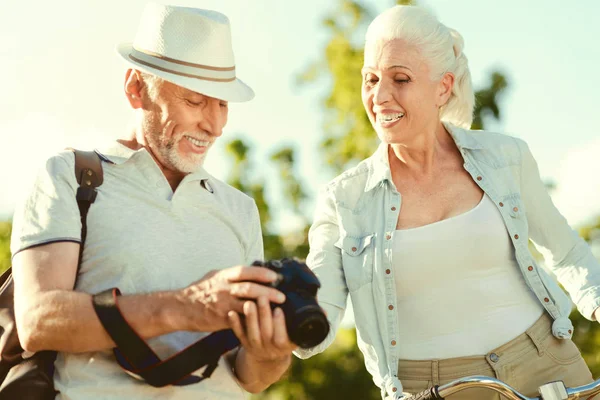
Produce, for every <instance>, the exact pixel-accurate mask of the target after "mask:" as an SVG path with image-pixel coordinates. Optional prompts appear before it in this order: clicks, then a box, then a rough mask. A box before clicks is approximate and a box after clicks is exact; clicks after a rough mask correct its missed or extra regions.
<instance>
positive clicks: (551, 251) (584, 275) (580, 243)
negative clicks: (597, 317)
mask: <svg viewBox="0 0 600 400" xmlns="http://www.w3.org/2000/svg"><path fill="white" fill-rule="evenodd" d="M519 144H520V147H521V155H522V171H521V176H522V178H521V193H523V196H522V198H523V201H524V204H525V209H526V215H527V222H528V224H529V236H530V238H531V240H532V241H533V243H534V245H535V246H536V248H537V249H538V251H540V253H541V254H542V255H543V256H544V259H545V261H546V265H547V266H548V268H549V269H550V270H551V271H552V272H553V273H554V274H555V275H556V277H557V278H558V281H559V282H560V283H561V284H562V285H563V286H564V288H565V289H566V290H567V291H568V292H569V295H570V296H571V299H572V300H573V302H574V303H575V304H576V305H577V308H578V310H579V312H580V313H581V314H582V315H583V316H584V317H586V318H588V319H590V320H592V319H593V313H594V311H595V310H596V308H598V306H600V263H599V262H598V260H596V258H595V257H594V255H593V254H592V251H591V249H590V248H589V246H588V245H587V243H586V242H585V241H584V240H583V239H582V238H581V237H580V236H579V235H578V233H577V232H576V231H574V230H573V229H572V228H571V227H570V226H569V224H568V222H567V220H566V219H565V218H564V217H563V216H562V215H561V214H560V212H559V211H558V210H557V209H556V207H555V206H554V204H553V203H552V200H551V198H550V195H549V194H548V192H547V190H546V187H545V186H544V183H543V182H542V180H541V178H540V174H539V170H538V166H537V163H536V161H535V159H534V158H533V155H532V154H531V151H530V150H529V147H528V146H527V144H526V143H525V142H523V141H519Z"/></svg>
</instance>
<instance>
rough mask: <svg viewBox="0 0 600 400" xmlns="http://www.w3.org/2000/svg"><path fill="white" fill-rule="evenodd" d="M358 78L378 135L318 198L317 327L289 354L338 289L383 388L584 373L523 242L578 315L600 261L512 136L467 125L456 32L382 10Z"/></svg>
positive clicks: (465, 77)
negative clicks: (538, 254) (367, 152)
mask: <svg viewBox="0 0 600 400" xmlns="http://www.w3.org/2000/svg"><path fill="white" fill-rule="evenodd" d="M362 82H363V83H362V99H363V103H364V106H365V110H366V112H367V115H368V117H369V119H370V121H371V123H372V125H373V128H374V129H375V131H376V132H377V135H378V136H379V139H380V140H381V142H382V143H381V145H380V146H379V148H378V150H377V151H376V152H375V153H374V154H373V155H372V156H371V157H370V158H368V159H366V160H364V161H363V162H361V163H360V164H359V165H358V166H356V167H355V168H352V169H350V170H348V171H346V172H344V173H343V174H342V175H340V176H339V177H337V178H336V179H334V180H333V181H332V182H330V183H329V184H328V185H327V186H326V187H325V188H324V190H323V191H322V192H321V194H320V199H319V204H318V207H317V211H316V216H315V221H314V224H313V226H312V227H311V230H310V234H309V238H310V254H309V256H308V264H309V266H310V267H311V268H312V269H313V270H314V272H315V273H316V274H317V275H318V277H319V279H320V280H321V282H322V285H323V287H322V290H321V291H320V293H319V302H320V303H321V304H322V305H323V306H324V308H325V309H326V311H327V313H328V318H329V320H330V323H331V325H332V328H333V329H332V332H331V333H330V335H329V337H328V338H327V340H326V341H325V342H324V343H323V344H321V345H320V346H318V347H317V348H314V349H311V350H308V351H298V352H297V355H298V356H300V357H308V356H311V355H313V354H316V353H318V352H321V351H323V350H324V349H325V348H326V347H327V346H328V345H329V344H330V343H331V342H332V341H333V339H334V336H335V331H336V329H337V327H338V325H339V322H340V320H341V318H342V316H343V313H344V310H345V307H346V298H347V294H348V293H350V296H351V298H352V304H353V306H354V319H355V321H356V328H357V333H358V345H359V347H360V350H361V351H362V352H363V354H364V358H365V364H366V367H367V369H368V371H369V372H370V373H371V375H373V380H374V381H375V383H376V384H377V386H379V387H380V388H381V392H382V397H384V398H385V397H389V398H393V399H399V398H401V397H402V396H403V392H409V393H415V392H418V391H421V390H423V389H426V388H427V387H430V386H433V385H436V384H443V383H447V382H449V381H451V380H454V379H457V378H459V377H463V376H468V375H487V376H493V377H497V378H498V379H501V380H503V381H505V382H507V383H508V384H510V385H512V386H513V387H515V388H516V389H517V390H519V391H521V392H523V393H525V394H528V395H532V394H533V393H536V392H537V388H538V386H540V385H541V384H543V383H546V382H548V381H553V380H559V379H560V380H563V381H564V382H565V383H566V384H567V385H569V386H571V385H582V384H586V383H589V382H591V381H592V376H591V374H590V371H589V369H588V368H587V366H586V364H585V362H584V360H583V359H582V357H581V355H580V352H579V351H578V349H577V348H576V346H575V345H574V344H573V342H572V341H571V336H572V334H573V326H572V324H571V322H570V321H569V318H568V316H569V313H570V311H571V303H570V301H569V298H568V297H567V296H566V295H565V294H564V293H563V292H562V291H561V289H560V288H559V286H558V285H557V284H556V282H555V281H554V280H553V279H552V278H550V276H549V275H547V273H546V272H545V271H544V270H543V269H542V268H541V267H540V266H539V264H538V262H537V260H536V259H535V257H534V256H533V255H532V254H531V253H530V250H529V247H528V242H529V239H531V240H532V241H533V242H534V243H535V245H536V246H537V248H538V249H540V250H541V251H542V253H543V254H544V255H545V256H546V261H547V264H548V267H549V268H550V269H551V270H552V272H553V273H554V274H555V275H556V276H557V277H558V280H559V281H560V283H562V285H563V286H564V287H565V288H566V289H567V290H568V292H569V294H570V296H571V299H572V300H573V301H574V302H575V303H576V305H577V307H578V309H579V311H580V312H581V313H582V314H583V315H584V316H585V317H586V318H588V319H592V320H594V319H596V316H598V314H599V313H598V312H597V309H598V306H600V265H599V264H598V262H597V260H595V258H594V257H593V255H592V253H591V251H590V250H589V248H588V247H587V245H586V244H585V242H584V241H583V240H582V239H580V238H579V237H578V235H577V233H575V232H574V231H573V230H572V229H571V228H570V227H569V226H568V224H567V222H566V220H565V219H564V218H563V217H562V216H561V215H560V213H559V212H558V211H557V210H556V208H555V207H554V205H553V204H552V201H551V200H550V197H549V196H548V194H547V192H546V189H545V187H544V184H543V182H542V181H541V179H540V176H539V172H538V168H537V165H536V162H535V160H534V158H533V156H532V155H531V152H530V151H529V148H528V146H527V144H526V143H525V142H523V141H522V140H520V139H517V138H513V137H510V136H505V135H502V134H497V133H491V132H485V131H471V130H469V127H470V125H471V122H472V113H473V103H474V95H473V89H472V86H471V77H470V73H469V68H468V65H467V58H466V57H465V55H464V53H463V39H462V37H461V36H460V35H459V34H458V33H457V32H456V31H454V30H452V29H449V28H448V27H446V26H445V25H443V24H441V23H440V22H438V21H437V20H436V19H435V17H433V16H432V15H431V14H430V13H429V12H427V11H426V10H424V9H422V8H418V7H410V6H408V7H407V6H396V7H394V8H392V9H390V10H388V11H386V12H384V13H383V14H381V15H379V16H378V17H377V18H376V19H375V20H374V21H373V22H372V24H371V25H370V27H369V29H368V32H367V37H366V46H365V53H364V67H363V69H362ZM595 314H596V315H595ZM450 398H451V399H477V400H486V399H499V395H498V394H496V393H495V392H491V391H487V390H484V389H471V390H466V391H463V392H461V393H458V394H456V395H454V397H450Z"/></svg>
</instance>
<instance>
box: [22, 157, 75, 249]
mask: <svg viewBox="0 0 600 400" xmlns="http://www.w3.org/2000/svg"><path fill="white" fill-rule="evenodd" d="M74 168H75V155H74V154H73V152H71V151H65V152H61V153H59V154H58V155H56V156H53V157H51V158H49V159H48V160H47V161H46V163H45V165H43V166H42V167H41V168H40V169H39V171H38V173H37V175H36V177H35V179H34V182H33V184H32V185H31V186H30V187H29V189H28V190H27V192H26V193H25V196H24V198H23V200H22V201H21V202H19V203H18V204H17V207H16V209H15V213H14V216H13V230H12V236H11V243H10V247H11V253H12V256H13V257H14V256H15V254H17V253H18V252H20V251H22V250H25V249H28V248H30V247H34V246H39V245H43V244H48V243H53V242H61V241H71V242H77V243H80V242H81V218H80V215H79V208H78V206H77V201H76V199H75V194H76V191H77V187H78V185H77V180H76V179H75V170H74Z"/></svg>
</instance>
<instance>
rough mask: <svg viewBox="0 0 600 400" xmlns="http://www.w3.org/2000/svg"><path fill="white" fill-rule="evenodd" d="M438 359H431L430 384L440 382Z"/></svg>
mask: <svg viewBox="0 0 600 400" xmlns="http://www.w3.org/2000/svg"><path fill="white" fill-rule="evenodd" d="M439 368H440V367H439V361H438V360H433V361H431V384H432V385H434V386H435V385H439V384H440V369H439Z"/></svg>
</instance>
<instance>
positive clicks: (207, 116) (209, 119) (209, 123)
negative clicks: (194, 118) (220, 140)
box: [198, 99, 223, 137]
mask: <svg viewBox="0 0 600 400" xmlns="http://www.w3.org/2000/svg"><path fill="white" fill-rule="evenodd" d="M221 118H223V116H222V112H221V101H220V100H217V99H210V100H209V101H208V102H207V103H206V106H205V107H204V109H203V110H202V121H201V122H200V123H199V124H198V126H199V127H200V128H201V129H202V130H204V131H206V132H208V133H210V135H211V136H215V137H219V136H221V134H222V133H223V129H222V126H221V125H222V123H221V121H220V119H221Z"/></svg>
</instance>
